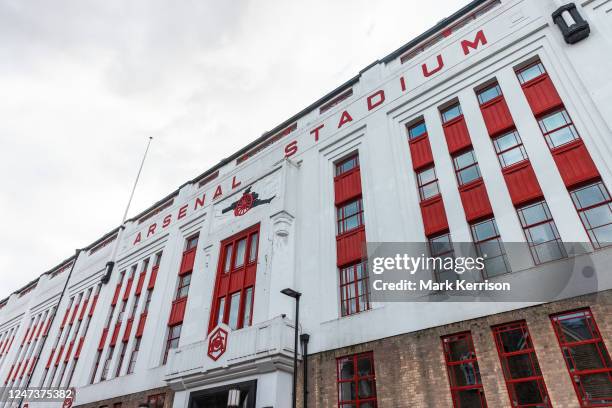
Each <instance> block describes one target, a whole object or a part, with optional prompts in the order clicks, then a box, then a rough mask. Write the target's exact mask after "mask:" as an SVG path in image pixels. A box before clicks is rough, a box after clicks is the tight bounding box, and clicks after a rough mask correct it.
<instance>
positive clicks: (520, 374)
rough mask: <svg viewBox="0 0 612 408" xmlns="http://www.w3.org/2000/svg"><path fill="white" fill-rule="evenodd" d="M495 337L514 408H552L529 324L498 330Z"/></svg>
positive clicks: (495, 330)
mask: <svg viewBox="0 0 612 408" xmlns="http://www.w3.org/2000/svg"><path fill="white" fill-rule="evenodd" d="M493 336H494V337H495V345H496V347H497V352H498V354H499V359H500V362H501V365H502V371H503V373H504V378H505V380H506V387H507V389H508V394H509V396H510V402H511V405H512V407H516V408H527V407H538V408H551V407H552V404H551V402H550V397H549V396H548V391H547V389H546V384H545V382H544V377H542V372H541V370H540V364H539V362H538V357H537V355H536V352H535V349H534V347H533V341H532V340H531V335H530V334H529V329H528V328H527V323H526V322H525V321H519V322H513V323H507V324H504V325H500V326H495V327H493Z"/></svg>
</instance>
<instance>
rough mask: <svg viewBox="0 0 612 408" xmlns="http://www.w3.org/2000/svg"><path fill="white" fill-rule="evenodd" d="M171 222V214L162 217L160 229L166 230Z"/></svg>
mask: <svg viewBox="0 0 612 408" xmlns="http://www.w3.org/2000/svg"><path fill="white" fill-rule="evenodd" d="M171 222H172V214H168V215H166V216H165V217H164V221H163V223H162V228H166V227H167V226H168V225H170V223H171Z"/></svg>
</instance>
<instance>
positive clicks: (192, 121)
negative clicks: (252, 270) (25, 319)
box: [0, 0, 468, 299]
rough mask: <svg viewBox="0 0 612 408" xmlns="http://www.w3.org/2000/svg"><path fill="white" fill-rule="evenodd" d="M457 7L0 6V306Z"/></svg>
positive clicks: (3, 2)
mask: <svg viewBox="0 0 612 408" xmlns="http://www.w3.org/2000/svg"><path fill="white" fill-rule="evenodd" d="M467 2H468V0H436V1H422V0H419V1H416V0H397V1H391V0H377V1H366V0H333V1H332V0H302V1H295V0H293V1H288V0H257V1H255V0H252V1H240V0H230V1H223V0H221V1H219V0H216V1H205V0H201V1H186V0H185V1H170V0H165V1H161V0H146V1H144V0H142V1H138V0H131V1H125V0H100V1H77V0H72V1H68V0H55V1H47V0H0V187H1V189H0V214H2V217H1V218H0V299H2V298H4V297H5V296H7V295H8V294H10V293H11V292H13V291H14V290H16V289H18V288H19V287H21V286H23V285H24V284H25V283H27V282H29V281H30V280H32V279H35V278H36V277H37V276H39V275H40V274H41V273H42V272H45V271H47V270H48V269H50V268H52V267H53V266H55V265H56V264H57V263H59V262H60V261H62V260H63V259H65V258H67V257H69V256H71V255H72V254H73V253H74V250H75V249H76V248H82V247H84V246H87V245H88V244H90V243H91V242H93V241H94V240H96V239H98V238H99V237H100V236H102V235H103V234H104V233H106V232H108V231H109V230H111V229H112V228H114V227H116V226H117V225H118V224H119V222H120V220H121V215H122V213H123V209H124V207H125V204H126V201H127V196H128V193H129V189H130V186H131V183H132V182H133V179H134V177H135V173H136V171H137V167H138V164H139V160H140V158H141V155H142V152H143V150H144V147H145V143H146V139H147V137H148V136H154V138H155V140H154V142H153V145H152V147H151V151H150V155H149V158H148V160H147V163H146V165H145V168H144V172H143V175H142V178H141V183H140V185H139V186H138V190H137V191H136V197H135V199H134V202H133V205H132V209H131V211H130V214H131V215H134V214H136V213H138V212H140V211H142V210H143V209H145V208H146V207H147V206H149V205H151V204H152V203H153V202H155V201H157V200H159V199H161V198H162V197H163V196H165V195H166V194H168V193H170V192H171V191H173V190H174V189H176V188H177V187H178V186H179V185H180V184H182V183H183V182H185V181H186V180H188V179H191V178H193V177H195V176H197V175H198V174H200V173H201V172H203V171H204V170H206V169H208V168H209V167H210V166H212V165H214V164H216V163H217V162H219V160H220V159H222V158H223V157H226V156H228V155H230V154H231V153H233V152H235V151H236V150H237V149H239V148H240V147H242V146H244V145H245V144H247V143H248V142H250V141H252V140H254V139H255V138H257V137H258V136H260V135H261V134H262V133H263V132H265V131H266V130H269V129H272V128H273V127H274V126H276V125H278V124H279V123H280V122H282V121H284V120H285V119H287V118H288V117H290V116H291V115H292V114H294V113H296V112H298V111H299V110H301V109H302V108H304V107H306V106H307V105H309V104H310V103H312V102H314V101H315V100H316V99H318V98H319V97H321V96H323V95H324V94H325V93H327V92H329V91H330V90H332V89H334V88H335V87H337V86H338V85H340V84H341V83H343V82H344V81H346V80H348V79H349V78H351V77H352V76H354V75H355V74H356V73H357V72H359V70H360V69H362V68H364V67H365V66H367V65H368V64H369V63H371V62H372V61H374V60H376V59H378V58H380V57H383V56H384V55H386V54H388V53H390V52H391V51H394V50H395V49H396V48H398V47H400V46H401V45H402V44H404V43H406V42H407V41H409V40H411V39H412V38H413V37H415V36H416V35H418V34H420V33H421V32H423V31H424V30H426V29H427V28H429V27H431V26H432V25H434V24H435V23H436V22H438V21H439V20H440V19H442V18H444V17H446V16H448V15H450V14H452V13H453V12H454V11H456V10H458V9H459V8H460V7H461V6H463V5H464V4H466V3H467Z"/></svg>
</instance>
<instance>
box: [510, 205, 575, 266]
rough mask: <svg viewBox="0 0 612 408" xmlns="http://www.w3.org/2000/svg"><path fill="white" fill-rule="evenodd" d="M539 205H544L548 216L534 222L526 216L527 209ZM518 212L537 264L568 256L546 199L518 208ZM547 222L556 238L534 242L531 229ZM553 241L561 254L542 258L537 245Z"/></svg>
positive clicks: (543, 207)
mask: <svg viewBox="0 0 612 408" xmlns="http://www.w3.org/2000/svg"><path fill="white" fill-rule="evenodd" d="M538 205H541V206H542V209H543V212H544V214H545V216H546V218H543V219H541V220H538V221H537V222H533V223H532V222H529V221H528V219H527V217H526V216H525V211H526V210H528V209H530V208H533V207H535V206H538ZM516 213H517V214H518V217H519V221H520V223H521V226H522V227H523V232H524V233H525V238H526V239H527V243H528V244H529V250H530V252H531V257H532V258H533V261H534V262H535V264H536V265H539V264H542V263H545V262H550V261H555V260H557V259H562V258H565V257H567V252H566V250H565V247H564V246H563V241H562V240H561V236H560V235H559V231H558V230H557V225H556V224H555V220H554V219H553V217H552V214H551V213H550V209H549V208H548V204H546V201H544V200H542V201H537V202H535V203H531V204H527V205H524V206H522V207H519V208H517V209H516ZM546 224H548V225H549V226H550V231H551V232H552V233H553V235H554V238H553V239H550V240H548V241H544V242H538V243H534V240H533V237H532V235H531V229H532V228H539V227H541V226H543V225H546ZM552 242H556V245H557V247H558V249H559V253H560V255H561V256H560V257H558V258H551V259H546V260H542V259H540V256H539V254H538V252H537V250H538V248H537V247H538V246H541V245H550V243H552Z"/></svg>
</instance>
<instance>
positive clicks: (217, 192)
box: [213, 185, 223, 200]
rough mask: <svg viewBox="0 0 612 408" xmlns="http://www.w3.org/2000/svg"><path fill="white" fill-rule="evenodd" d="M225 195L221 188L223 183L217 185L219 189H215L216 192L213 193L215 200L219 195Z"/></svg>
mask: <svg viewBox="0 0 612 408" xmlns="http://www.w3.org/2000/svg"><path fill="white" fill-rule="evenodd" d="M222 195H223V190H222V189H221V185H218V186H217V189H216V190H215V194H214V195H213V200H216V199H217V197H221V196H222Z"/></svg>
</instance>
